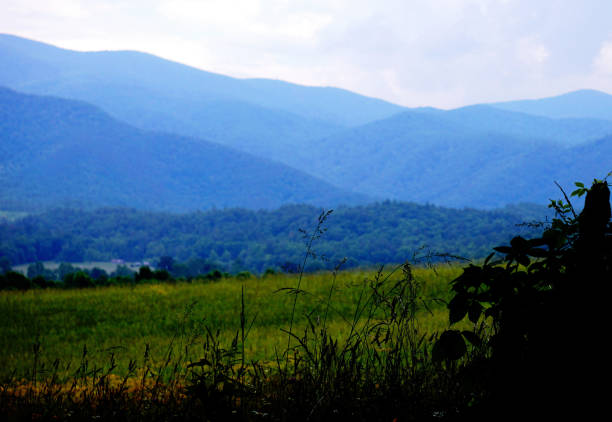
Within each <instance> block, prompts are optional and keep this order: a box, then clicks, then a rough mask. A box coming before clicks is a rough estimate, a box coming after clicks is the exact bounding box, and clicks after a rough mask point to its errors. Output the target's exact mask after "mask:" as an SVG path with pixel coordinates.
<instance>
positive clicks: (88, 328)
mask: <svg viewBox="0 0 612 422" xmlns="http://www.w3.org/2000/svg"><path fill="white" fill-rule="evenodd" d="M460 273H461V268H460V267H459V266H456V265H438V266H436V267H435V268H421V267H414V268H413V275H414V280H415V281H416V282H417V284H418V286H419V291H418V296H419V309H418V313H417V315H418V318H417V320H418V324H419V328H420V329H421V330H423V332H432V333H433V332H434V331H439V330H443V329H444V328H447V326H448V312H447V310H446V308H445V304H444V301H448V299H449V297H450V289H449V282H450V281H451V280H453V279H454V278H456V277H457V276H458V275H459V274H460ZM401 277H402V271H401V269H399V268H395V269H394V268H391V267H389V268H384V269H383V270H382V272H377V271H375V270H367V271H366V270H350V271H340V272H338V273H337V274H334V273H331V272H324V273H313V274H304V275H303V277H302V279H301V281H300V279H299V275H297V274H292V275H289V274H273V275H267V276H265V277H259V278H258V277H251V278H248V279H239V278H228V279H223V280H221V281H218V282H205V281H201V280H194V281H192V282H176V283H158V282H150V283H143V284H135V285H124V286H116V287H98V288H90V289H44V290H42V289H32V290H29V291H25V292H18V291H3V292H0V312H1V314H2V315H3V318H2V319H1V320H0V349H1V350H2V355H1V359H2V365H0V374H1V375H2V376H3V377H6V376H16V377H18V378H19V377H26V378H27V376H28V374H30V373H31V370H32V368H33V367H34V366H35V365H34V362H35V360H36V365H39V366H42V367H45V366H46V367H50V365H52V362H56V364H59V368H60V369H59V371H60V372H63V373H64V374H65V375H69V374H70V373H71V371H73V370H74V368H75V367H76V366H77V365H78V364H79V362H80V361H82V359H83V351H84V348H85V349H86V351H87V352H86V359H87V361H88V364H89V365H97V366H103V365H106V364H107V362H109V360H110V359H111V355H112V358H113V359H114V360H115V361H116V365H117V367H116V369H114V372H116V373H118V374H125V373H127V371H128V366H129V364H130V361H135V362H136V364H137V365H143V364H144V362H143V359H144V355H145V350H148V352H147V354H148V359H149V360H150V362H153V363H160V362H162V361H163V360H164V359H167V357H168V353H169V351H172V354H173V355H174V356H177V355H181V356H182V359H185V360H187V361H195V360H197V359H198V358H199V354H200V351H201V344H202V339H203V336H204V334H205V333H206V330H207V329H208V330H210V331H211V332H213V333H216V332H217V331H218V332H219V336H218V337H219V338H220V339H221V341H222V342H226V343H227V344H228V345H229V344H230V343H231V341H232V339H233V338H234V337H235V336H236V334H237V333H238V332H239V330H240V327H241V316H242V317H243V321H245V324H243V326H246V328H247V329H246V330H245V331H246V333H247V334H248V335H247V337H246V340H245V341H244V348H245V356H246V358H247V360H258V361H266V360H274V359H275V356H277V354H278V353H281V351H283V350H285V349H286V347H287V343H288V335H287V334H286V332H285V331H283V330H288V329H289V326H290V324H291V315H292V310H293V304H294V300H295V299H296V295H297V300H296V301H295V302H296V307H295V312H294V315H295V316H294V324H293V329H292V330H293V332H296V333H299V332H300V331H303V330H304V328H305V327H306V326H307V324H308V321H309V320H310V321H311V322H312V323H313V324H322V320H323V319H325V326H326V327H328V329H329V332H330V333H331V334H333V335H334V336H336V337H337V338H340V339H342V337H343V336H345V335H346V334H347V333H348V331H349V330H350V327H351V326H352V325H353V324H354V323H357V324H359V322H360V321H359V319H360V318H364V314H363V313H360V312H357V313H356V310H358V309H360V306H362V305H363V303H364V302H365V301H366V300H367V298H368V297H369V296H370V291H371V288H372V283H373V282H374V280H379V281H385V283H386V284H388V285H391V284H392V283H393V281H394V280H399V279H400V278H401ZM298 283H300V287H299V288H300V292H299V293H297V294H296V293H295V290H291V289H295V288H296V287H297V286H298ZM36 345H38V346H39V347H37V346H36ZM36 349H38V351H37V352H36V353H35V350H36Z"/></svg>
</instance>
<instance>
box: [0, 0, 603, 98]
mask: <svg viewBox="0 0 612 422" xmlns="http://www.w3.org/2000/svg"><path fill="white" fill-rule="evenodd" d="M0 7H1V9H2V13H0V32H2V33H8V34H13V35H18V36H22V37H26V38H31V39H34V40H38V41H43V42H47V43H50V44H53V45H56V46H59V47H63V48H68V49H74V50H80V51H94V50H138V51H143V52H147V53H151V54H155V55H157V56H161V57H163V58H166V59H170V60H174V61H178V62H181V63H184V64H188V65H191V66H194V67H197V68H200V69H203V70H207V71H211V72H216V73H221V74H225V75H229V76H235V77H240V78H252V77H257V78H271V79H281V80H285V81H289V82H294V83H299V84H303V85H314V86H335V87H340V88H345V89H349V90H351V91H354V92H358V93H360V94H364V95H368V96H372V97H377V98H382V99H385V100H388V101H391V102H394V103H397V104H401V105H404V106H409V107H415V106H433V107H440V108H453V107H459V106H462V105H468V104H475V103H482V102H493V101H507V100H513V99H523V98H540V97H546V96H552V95H558V94H562V93H565V92H569V91H573V90H576V89H583V88H590V89H598V90H601V91H604V92H607V93H612V19H611V18H612V1H610V0H580V1H577V0H529V1H525V0H322V1H319V0H0Z"/></svg>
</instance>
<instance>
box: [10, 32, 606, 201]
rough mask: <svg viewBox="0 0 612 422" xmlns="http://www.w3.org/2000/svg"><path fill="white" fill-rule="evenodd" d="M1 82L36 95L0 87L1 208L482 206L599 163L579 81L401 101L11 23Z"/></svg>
mask: <svg viewBox="0 0 612 422" xmlns="http://www.w3.org/2000/svg"><path fill="white" fill-rule="evenodd" d="M0 86H5V87H8V88H11V89H13V90H16V91H19V92H21V93H29V94H36V95H38V96H26V95H24V94H20V93H19V92H15V91H11V90H7V89H3V90H1V91H0V101H1V104H0V149H1V152H2V154H3V157H2V158H0V165H2V168H1V169H0V180H1V181H2V183H3V184H4V186H5V187H6V188H3V190H2V192H1V193H0V200H2V202H3V204H4V207H5V208H6V207H7V206H9V207H14V208H19V207H20V206H25V207H34V206H52V205H55V204H61V203H63V201H67V200H68V201H70V200H71V201H73V202H76V203H82V204H86V205H88V206H95V205H129V206H134V207H138V208H145V209H146V208H150V209H165V210H179V211H180V210H188V209H194V208H209V207H211V206H213V205H216V206H244V207H249V208H261V207H263V208H270V207H276V206H278V205H280V204H282V203H288V202H308V203H312V204H316V205H321V206H328V207H329V206H334V205H335V204H338V203H347V204H354V203H363V202H367V201H368V200H374V199H385V198H390V199H397V200H402V201H415V202H429V203H434V204H438V205H445V206H453V207H466V206H467V207H480V208H491V207H500V206H504V205H506V204H509V203H516V202H535V203H540V204H545V203H546V202H547V199H548V198H557V197H558V196H559V192H558V190H557V188H556V186H555V185H554V181H555V180H556V181H559V182H560V183H561V184H562V185H564V186H570V187H571V184H572V183H573V182H574V181H576V180H583V181H589V180H591V179H592V178H593V177H604V176H605V175H606V174H607V173H608V172H609V171H610V170H612V159H610V157H612V155H610V152H612V136H611V135H612V96H610V95H608V94H605V93H602V92H597V91H590V90H584V91H578V92H574V93H569V94H566V95H561V96H559V97H553V98H548V99H542V100H536V101H519V102H510V103H496V104H489V105H475V106H470V107H464V108H460V109H456V110H449V111H444V110H438V109H431V108H422V109H407V108H404V107H400V106H397V105H394V104H390V103H388V102H384V101H382V100H377V99H373V98H368V97H363V96H360V95H358V94H355V93H351V92H348V91H345V90H340V89H336V88H315V87H305V86H299V85H295V84H289V83H286V82H282V81H273V80H263V79H235V78H230V77H226V76H223V75H217V74H213V73H209V72H205V71H201V70H198V69H194V68H191V67H188V66H184V65H181V64H178V63H174V62H170V61H167V60H163V59H161V58H158V57H155V56H151V55H148V54H144V53H138V52H129V51H118V52H95V53H82V52H74V51H70V50H64V49H60V48H57V47H53V46H50V45H47V44H43V43H39V42H35V41H30V40H26V39H23V38H19V37H15V36H10V35H0ZM41 95H43V96H46V95H53V96H57V97H63V98H66V99H70V100H80V101H85V102H87V103H90V104H91V105H92V106H89V105H87V104H85V103H83V102H74V101H68V100H59V99H57V98H49V97H41ZM161 132H163V133H161ZM271 160H272V161H271ZM288 166H290V167H292V168H290V167H288ZM306 173H309V175H307V174H306ZM332 185H333V186H332ZM349 191H351V192H349ZM33 192H34V194H33ZM84 192H86V193H84ZM0 208H2V207H0Z"/></svg>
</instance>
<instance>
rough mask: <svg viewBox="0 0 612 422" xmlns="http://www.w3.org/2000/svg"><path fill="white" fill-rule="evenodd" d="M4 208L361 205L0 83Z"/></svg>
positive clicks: (296, 177)
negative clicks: (298, 203) (1, 85)
mask: <svg viewBox="0 0 612 422" xmlns="http://www.w3.org/2000/svg"><path fill="white" fill-rule="evenodd" d="M0 184H1V185H2V186H3V188H2V189H1V190H0V203H2V204H3V206H2V208H5V209H7V208H13V209H16V208H30V209H31V208H37V207H44V206H62V205H80V206H86V207H93V206H109V205H117V206H130V207H135V208H143V209H152V210H155V209H157V210H173V211H185V210H193V209H202V208H210V207H213V206H217V207H229V206H241V207H247V208H272V207H278V206H280V205H281V204H284V203H288V202H306V203H312V204H317V205H323V206H332V205H334V204H338V203H356V202H357V203H359V202H363V201H364V200H365V199H366V198H365V197H363V196H360V195H356V194H350V193H346V192H344V191H341V190H340V189H337V188H335V187H333V186H331V185H329V184H327V183H325V182H323V181H322V180H319V179H316V178H314V177H312V176H308V175H306V174H304V173H301V172H299V171H296V170H294V169H292V168H289V167H287V166H284V165H282V164H279V163H275V162H271V161H268V160H263V159H259V158H256V157H254V156H252V155H249V154H245V153H242V152H238V151H235V150H232V149H228V148H226V147H223V146H221V145H218V144H214V143H210V142H206V141H203V140H200V139H191V138H185V137H178V136H174V135H167V134H162V133H153V132H145V131H141V130H138V129H135V128H133V127H131V126H129V125H126V124H124V123H120V122H117V121H116V120H114V119H112V118H111V117H110V116H108V115H106V114H105V113H103V112H101V111H100V110H99V109H97V108H96V107H94V106H91V105H88V104H85V103H81V102H77V101H71V100H63V99H58V98H53V97H40V96H32V95H23V94H20V93H17V92H15V91H12V90H9V89H3V88H2V89H0Z"/></svg>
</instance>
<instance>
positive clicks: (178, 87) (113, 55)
mask: <svg viewBox="0 0 612 422" xmlns="http://www.w3.org/2000/svg"><path fill="white" fill-rule="evenodd" d="M0 85H4V86H8V87H10V88H13V89H16V90H19V91H23V92H27V93H32V94H41V95H56V96H60V97H65V98H72V99H79V100H83V101H86V102H89V103H91V104H94V105H97V106H99V107H101V108H102V109H103V110H105V111H106V112H108V113H109V114H110V115H112V116H113V117H115V118H118V119H120V120H123V121H125V122H127V123H129V124H132V125H134V126H137V127H140V128H143V129H148V130H160V131H167V132H175V133H177V134H181V135H186V136H194V137H202V138H205V139H210V140H212V141H215V142H218V143H222V144H224V145H228V146H232V147H236V148H241V149H243V150H245V151H248V152H251V153H255V154H258V155H260V156H265V157H271V158H273V159H278V158H279V156H280V154H278V153H277V151H278V150H279V149H281V150H282V149H284V150H287V151H290V150H291V148H292V147H294V146H296V145H298V146H299V145H302V144H303V143H304V142H305V141H307V140H311V139H317V138H321V137H324V136H327V135H329V134H332V133H335V132H336V131H338V130H339V129H342V128H345V127H347V126H354V125H361V124H364V123H367V122H370V121H374V120H378V119H382V118H386V117H389V116H390V115H392V114H394V113H397V112H400V111H402V110H403V109H402V108H401V107H399V106H397V105H394V104H390V103H387V102H385V101H382V100H378V99H374V98H368V97H364V96H361V95H358V94H354V93H352V92H349V91H345V90H341V89H337V88H323V87H305V86H300V85H295V84H290V83H286V82H282V81H273V80H265V79H236V78H230V77H227V76H223V75H218V74H214V73H210V72H205V71H202V70H198V69H195V68H192V67H189V66H185V65H182V64H179V63H175V62H171V61H168V60H164V59H161V58H159V57H155V56H152V55H149V54H144V53H139V52H134V51H101V52H86V53H84V52H75V51H70V50H64V49H60V48H57V47H53V46H50V45H47V44H43V43H39V42H35V41H31V40H27V39H24V38H19V37H15V36H11V35H2V34H0ZM235 110H238V111H237V113H234V111H235Z"/></svg>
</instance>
